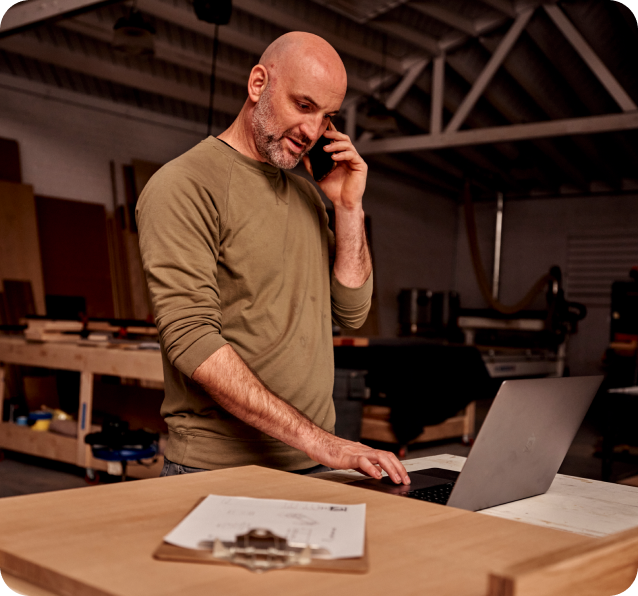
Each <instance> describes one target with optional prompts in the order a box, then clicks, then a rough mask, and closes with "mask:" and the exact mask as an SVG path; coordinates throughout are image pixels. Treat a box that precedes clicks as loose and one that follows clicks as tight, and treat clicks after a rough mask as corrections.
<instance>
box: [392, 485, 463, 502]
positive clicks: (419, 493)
mask: <svg viewBox="0 0 638 596" xmlns="http://www.w3.org/2000/svg"><path fill="white" fill-rule="evenodd" d="M453 488H454V482H448V483H447V484H440V485H439V486H432V487H430V488H420V489H417V490H411V491H408V492H407V493H403V495H404V496H406V497H409V498H410V499H419V500H421V501H428V502H430V503H440V504H441V505H445V504H446V503H447V501H448V499H449V498H450V494H451V493H452V489H453Z"/></svg>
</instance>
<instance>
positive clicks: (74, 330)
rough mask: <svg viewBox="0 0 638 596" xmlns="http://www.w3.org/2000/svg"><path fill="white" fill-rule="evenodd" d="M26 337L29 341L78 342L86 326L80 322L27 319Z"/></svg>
mask: <svg viewBox="0 0 638 596" xmlns="http://www.w3.org/2000/svg"><path fill="white" fill-rule="evenodd" d="M25 322H26V324H27V328H26V329H25V330H24V337H25V338H26V339H28V340H29V341H65V342H69V341H70V342H77V341H78V340H79V339H80V333H81V332H82V329H83V328H84V325H83V324H82V323H81V322H80V321H54V320H51V319H26V320H25Z"/></svg>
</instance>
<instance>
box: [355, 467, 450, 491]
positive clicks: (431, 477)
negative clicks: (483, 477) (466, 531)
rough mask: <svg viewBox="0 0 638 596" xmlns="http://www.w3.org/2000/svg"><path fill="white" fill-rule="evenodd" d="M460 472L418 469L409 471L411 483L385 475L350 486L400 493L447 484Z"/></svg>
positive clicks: (358, 481)
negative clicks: (401, 481)
mask: <svg viewBox="0 0 638 596" xmlns="http://www.w3.org/2000/svg"><path fill="white" fill-rule="evenodd" d="M458 475H459V472H453V471H452V470H443V469H442V468H427V469H425V470H418V471H416V472H409V473H408V476H409V477H410V481H411V484H408V485H405V484H395V483H394V482H392V480H390V478H388V477H387V476H385V477H384V478H382V479H381V480H375V479H373V478H369V479H366V480H357V481H356V482H349V483H348V486H358V487H360V488H369V489H372V490H377V491H380V492H383V493H389V494H393V495H400V494H402V493H406V492H408V491H411V490H418V489H422V488H430V487H432V486H438V485H441V484H447V483H448V482H451V481H454V480H456V478H457V477H458Z"/></svg>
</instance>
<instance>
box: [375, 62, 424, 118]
mask: <svg viewBox="0 0 638 596" xmlns="http://www.w3.org/2000/svg"><path fill="white" fill-rule="evenodd" d="M429 63H430V60H429V58H423V60H419V61H418V62H415V63H414V64H413V65H412V66H411V67H410V68H408V71H407V72H406V73H405V75H404V76H403V78H402V79H401V80H400V81H399V83H398V85H397V86H396V87H395V88H394V89H393V90H392V93H390V95H389V96H388V99H386V100H385V107H386V108H388V110H394V109H395V108H396V107H397V106H398V105H399V104H400V103H401V100H402V99H403V98H404V97H405V96H406V94H407V93H408V91H409V90H410V87H412V85H414V81H416V80H417V79H418V78H419V77H420V76H421V73H422V72H423V70H424V69H425V67H426V66H427V65H428V64H429Z"/></svg>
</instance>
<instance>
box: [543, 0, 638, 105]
mask: <svg viewBox="0 0 638 596" xmlns="http://www.w3.org/2000/svg"><path fill="white" fill-rule="evenodd" d="M543 8H544V9H545V12H546V13H547V14H548V15H549V17H550V18H551V19H552V21H553V22H554V24H555V25H556V27H558V29H559V30H560V31H561V33H562V34H563V35H564V36H565V37H566V38H567V41H569V43H571V44H572V46H573V47H574V49H575V50H576V51H577V52H578V54H579V55H580V57H581V58H582V59H583V60H584V61H585V63H586V64H587V66H589V68H590V69H591V71H592V72H593V73H594V74H595V75H596V77H598V80H599V81H600V82H601V83H602V85H603V87H605V89H607V91H608V92H609V94H610V95H611V96H612V97H613V98H614V99H615V100H616V103H617V104H618V105H619V106H620V107H621V109H622V110H623V111H624V112H631V111H633V110H636V109H638V106H636V104H635V102H634V101H633V100H632V99H631V97H629V95H628V93H627V92H626V91H625V90H624V89H623V87H622V85H621V84H620V83H619V82H618V80H617V79H616V77H614V75H613V74H612V73H611V71H610V70H609V69H608V68H607V67H606V66H605V64H604V63H603V61H602V60H601V59H600V58H599V57H598V55H597V54H596V52H594V50H593V49H592V47H591V46H590V45H589V44H588V43H587V42H586V41H585V38H584V37H583V36H582V35H581V34H580V32H579V31H578V29H576V27H574V25H573V24H572V22H571V21H570V20H569V19H568V18H567V16H566V15H565V13H564V12H563V11H562V10H561V9H560V7H558V6H556V5H552V6H548V5H545V6H543Z"/></svg>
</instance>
